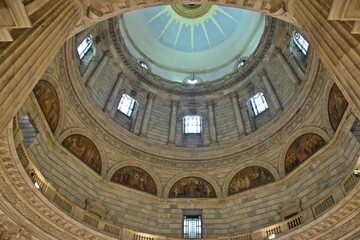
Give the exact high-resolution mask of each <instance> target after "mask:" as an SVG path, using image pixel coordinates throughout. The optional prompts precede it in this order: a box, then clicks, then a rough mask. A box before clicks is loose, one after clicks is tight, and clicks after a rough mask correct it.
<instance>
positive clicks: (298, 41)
mask: <svg viewBox="0 0 360 240" xmlns="http://www.w3.org/2000/svg"><path fill="white" fill-rule="evenodd" d="M293 42H294V43H295V46H296V47H297V48H298V49H299V50H300V51H301V52H302V53H303V54H304V55H305V56H306V55H307V53H308V52H309V48H310V44H309V42H308V41H307V40H306V39H305V38H304V36H303V35H301V33H299V32H294V34H293Z"/></svg>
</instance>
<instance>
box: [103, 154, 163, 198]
mask: <svg viewBox="0 0 360 240" xmlns="http://www.w3.org/2000/svg"><path fill="white" fill-rule="evenodd" d="M129 166H132V167H136V168H140V169H142V170H143V171H145V172H146V173H147V174H148V175H149V176H150V177H151V178H152V180H153V181H154V183H155V186H156V193H155V194H153V195H156V196H159V197H161V194H162V190H163V186H162V184H161V181H160V179H159V177H158V176H157V174H156V173H155V172H154V170H153V169H151V168H150V167H148V166H145V165H144V164H141V163H139V162H137V161H124V162H119V163H117V164H115V165H114V166H112V167H111V168H110V170H109V171H108V173H107V174H106V178H105V179H106V180H108V181H110V182H112V183H116V182H113V181H112V177H113V176H114V174H115V173H116V172H117V171H118V170H120V169H122V168H125V167H129ZM121 185H123V184H121ZM123 186H126V187H127V185H123ZM134 189H136V188H134ZM136 190H138V189H136ZM140 191H141V190H140ZM144 192H145V191H144ZM150 194H151V193H150Z"/></svg>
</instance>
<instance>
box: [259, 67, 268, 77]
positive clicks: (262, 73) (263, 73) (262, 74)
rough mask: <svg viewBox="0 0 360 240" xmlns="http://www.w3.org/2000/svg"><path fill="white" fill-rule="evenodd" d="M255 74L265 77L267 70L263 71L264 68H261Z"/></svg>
mask: <svg viewBox="0 0 360 240" xmlns="http://www.w3.org/2000/svg"><path fill="white" fill-rule="evenodd" d="M257 75H258V76H259V77H261V78H263V77H267V72H266V71H265V69H262V70H261V71H259V72H258V74H257Z"/></svg>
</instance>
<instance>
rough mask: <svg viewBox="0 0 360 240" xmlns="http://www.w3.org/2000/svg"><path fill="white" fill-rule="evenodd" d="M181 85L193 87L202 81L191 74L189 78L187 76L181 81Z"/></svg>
mask: <svg viewBox="0 0 360 240" xmlns="http://www.w3.org/2000/svg"><path fill="white" fill-rule="evenodd" d="M183 83H185V84H189V85H195V84H199V83H202V80H201V78H199V77H198V76H195V74H191V75H190V76H187V77H186V78H185V79H184V80H183Z"/></svg>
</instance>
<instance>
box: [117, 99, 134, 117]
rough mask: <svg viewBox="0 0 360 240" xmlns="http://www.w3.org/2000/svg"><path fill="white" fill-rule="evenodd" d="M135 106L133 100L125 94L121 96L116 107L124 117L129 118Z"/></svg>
mask: <svg viewBox="0 0 360 240" xmlns="http://www.w3.org/2000/svg"><path fill="white" fill-rule="evenodd" d="M134 106H135V99H133V98H132V97H130V96H129V95H127V94H123V95H122V97H121V100H120V103H119V105H118V110H119V111H120V112H122V113H124V114H125V115H126V116H128V117H131V114H132V112H133V109H134Z"/></svg>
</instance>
